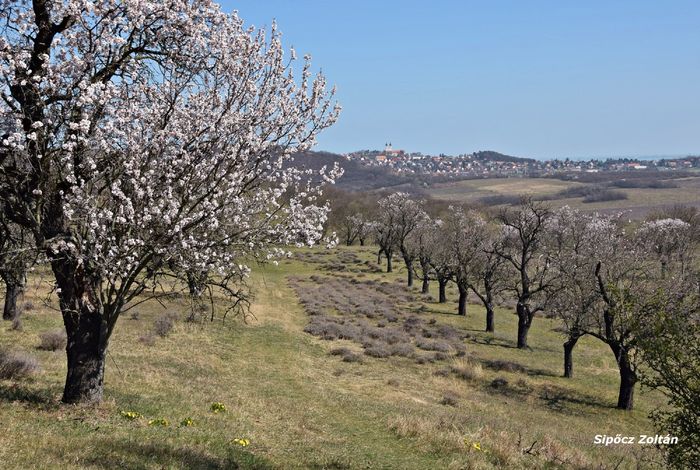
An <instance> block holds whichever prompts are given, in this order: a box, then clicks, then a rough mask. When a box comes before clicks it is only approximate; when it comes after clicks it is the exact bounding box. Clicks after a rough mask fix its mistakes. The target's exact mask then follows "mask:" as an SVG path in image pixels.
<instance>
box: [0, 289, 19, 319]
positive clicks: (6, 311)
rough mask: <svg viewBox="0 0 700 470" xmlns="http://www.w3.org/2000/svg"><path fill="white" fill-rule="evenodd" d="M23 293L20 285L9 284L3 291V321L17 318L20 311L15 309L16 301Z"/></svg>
mask: <svg viewBox="0 0 700 470" xmlns="http://www.w3.org/2000/svg"><path fill="white" fill-rule="evenodd" d="M23 293H24V286H23V285H21V284H14V283H9V284H6V289H5V306H4V307H3V310H2V319H3V320H14V319H15V318H17V317H19V314H20V310H19V308H18V307H17V302H18V300H19V299H20V298H21V297H22V294H23Z"/></svg>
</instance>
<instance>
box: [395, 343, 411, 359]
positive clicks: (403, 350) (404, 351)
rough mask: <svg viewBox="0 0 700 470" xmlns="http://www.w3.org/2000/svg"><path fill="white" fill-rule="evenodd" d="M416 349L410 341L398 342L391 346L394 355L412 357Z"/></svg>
mask: <svg viewBox="0 0 700 470" xmlns="http://www.w3.org/2000/svg"><path fill="white" fill-rule="evenodd" d="M414 351H415V349H414V348H413V346H412V345H411V344H409V343H397V344H394V345H393V346H392V347H391V355H392V356H402V357H412V356H413V353H414Z"/></svg>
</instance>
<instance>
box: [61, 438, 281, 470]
mask: <svg viewBox="0 0 700 470" xmlns="http://www.w3.org/2000/svg"><path fill="white" fill-rule="evenodd" d="M164 439H165V438H164ZM232 446H233V444H232ZM90 448H91V449H92V452H93V453H92V455H90V456H88V457H87V458H84V459H81V465H84V466H90V467H96V468H105V469H112V468H129V469H141V468H154V467H157V468H187V469H194V470H223V469H238V468H241V469H259V470H262V469H272V468H275V467H274V466H273V465H272V464H270V463H269V462H267V461H266V460H265V459H262V458H260V457H257V456H255V455H254V454H253V453H252V452H249V451H247V450H245V449H243V448H240V449H238V448H234V447H231V449H230V450H229V451H228V453H227V455H225V456H221V457H217V456H213V455H211V454H208V453H205V452H204V451H202V450H199V449H196V448H193V447H191V448H186V447H180V448H176V447H173V446H172V445H170V444H168V443H163V442H143V441H137V440H126V439H105V438H94V439H91V440H90ZM61 457H67V456H64V455H61Z"/></svg>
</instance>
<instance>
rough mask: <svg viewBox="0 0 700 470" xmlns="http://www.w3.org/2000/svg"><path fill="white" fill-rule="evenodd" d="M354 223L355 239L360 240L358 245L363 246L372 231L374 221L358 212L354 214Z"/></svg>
mask: <svg viewBox="0 0 700 470" xmlns="http://www.w3.org/2000/svg"><path fill="white" fill-rule="evenodd" d="M355 224H356V227H357V239H358V240H359V241H360V246H365V243H367V240H368V239H369V238H370V237H371V236H372V233H374V223H373V222H372V221H371V220H367V219H366V218H365V216H363V215H362V214H360V213H358V214H356V215H355Z"/></svg>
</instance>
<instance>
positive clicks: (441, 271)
mask: <svg viewBox="0 0 700 470" xmlns="http://www.w3.org/2000/svg"><path fill="white" fill-rule="evenodd" d="M435 224H436V232H435V243H433V245H432V249H431V250H430V252H429V253H430V254H429V264H430V267H431V268H432V270H433V272H434V273H435V279H436V280H437V282H438V302H439V303H441V304H442V303H445V302H447V284H448V283H449V282H450V281H452V280H453V279H454V263H453V260H452V254H451V253H450V251H449V250H447V249H446V245H445V243H444V240H445V239H446V237H449V230H448V229H447V228H446V227H445V222H444V220H442V219H438V220H436V222H435Z"/></svg>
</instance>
